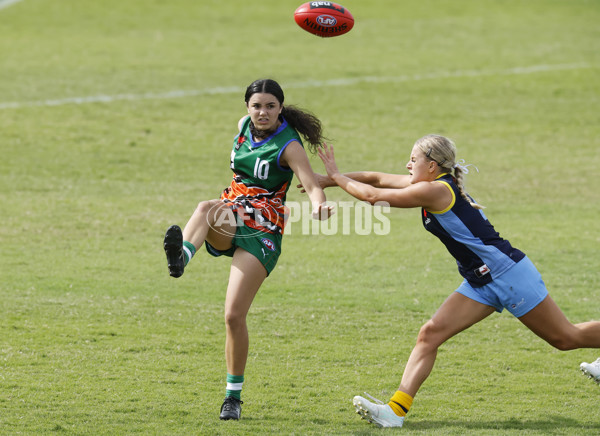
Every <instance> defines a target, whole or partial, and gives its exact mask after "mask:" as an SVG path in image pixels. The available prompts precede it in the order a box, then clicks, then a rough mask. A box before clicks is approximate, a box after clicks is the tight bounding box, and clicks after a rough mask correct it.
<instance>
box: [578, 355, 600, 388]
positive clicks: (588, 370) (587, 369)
mask: <svg viewBox="0 0 600 436" xmlns="http://www.w3.org/2000/svg"><path fill="white" fill-rule="evenodd" d="M579 368H580V369H581V371H582V372H583V373H584V374H585V375H587V376H588V377H589V378H591V379H593V380H594V381H595V382H596V383H600V358H599V359H596V360H595V361H594V362H592V363H587V362H583V363H582V364H581V365H579Z"/></svg>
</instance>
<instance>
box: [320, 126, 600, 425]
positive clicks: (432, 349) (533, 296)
mask: <svg viewBox="0 0 600 436" xmlns="http://www.w3.org/2000/svg"><path fill="white" fill-rule="evenodd" d="M319 156H320V157H321V159H322V160H323V163H324V164H325V168H326V170H327V174H328V176H327V177H326V176H319V177H318V178H319V183H320V184H321V186H323V187H327V186H336V185H337V186H339V187H341V188H342V189H343V190H344V191H346V192H348V193H349V194H351V195H353V196H354V197H356V198H357V199H359V200H363V201H367V202H369V203H371V204H375V203H377V202H386V203H388V204H389V205H390V206H392V207H400V208H412V207H420V208H421V210H422V212H421V215H422V221H423V225H424V227H425V229H426V230H428V231H429V232H431V233H432V234H434V235H435V236H436V237H438V238H439V239H440V241H441V242H442V243H443V244H444V245H445V246H446V249H447V250H448V252H449V253H450V254H451V255H452V256H453V257H454V258H455V259H456V262H457V264H458V270H459V272H460V274H461V275H462V276H463V278H464V280H463V282H462V284H461V285H460V286H459V287H458V289H456V291H455V292H453V293H452V294H451V295H450V296H449V297H448V298H447V299H446V301H444V303H442V305H441V306H440V308H439V309H438V310H437V312H436V313H435V314H434V315H433V317H432V318H431V319H430V320H429V321H427V322H426V323H425V324H424V325H423V326H422V327H421V329H420V331H419V334H418V337H417V343H416V345H415V347H414V348H413V350H412V353H411V355H410V357H409V359H408V362H407V363H406V367H405V370H404V374H403V376H402V381H401V382H400V387H399V388H398V390H397V391H396V393H395V394H394V396H393V397H392V398H391V399H390V401H389V402H388V403H387V404H384V403H382V402H381V401H379V400H376V399H374V398H372V397H371V399H372V400H374V401H376V402H377V403H379V404H376V403H374V402H371V401H369V400H367V399H365V398H363V397H360V396H357V397H354V406H355V407H356V411H357V413H359V414H360V415H362V417H363V418H366V419H367V420H369V422H372V423H373V424H375V425H378V426H380V427H401V426H402V424H403V422H404V417H405V415H406V413H407V412H408V410H409V409H410V406H411V405H412V401H413V397H414V396H415V395H416V393H417V391H418V390H419V388H420V387H421V385H422V384H423V382H424V381H425V380H426V379H427V377H428V376H429V374H430V372H431V370H432V368H433V365H434V362H435V359H436V355H437V350H438V348H439V347H440V345H442V344H443V343H444V342H445V341H447V340H448V339H450V338H451V337H452V336H454V335H456V334H457V333H460V332H461V331H463V330H465V329H467V328H469V327H470V326H472V325H473V324H475V323H477V322H479V321H481V320H483V319H484V318H486V317H488V316H489V315H491V314H492V313H493V312H494V311H497V312H501V311H502V310H503V309H504V308H506V309H507V310H508V311H509V312H511V313H512V314H513V315H514V316H515V317H516V318H518V319H519V321H521V322H522V323H523V324H524V325H525V326H526V327H528V328H529V329H530V330H531V331H532V332H534V333H535V334H536V335H538V336H539V337H540V338H542V339H544V340H545V341H546V342H548V343H549V344H550V345H552V346H553V347H555V348H557V349H559V350H573V349H576V348H600V322H598V321H591V322H584V323H580V324H572V323H571V322H570V321H569V320H568V319H567V318H566V317H565V315H564V314H563V312H562V311H561V310H560V308H559V307H558V306H557V305H556V303H555V302H554V301H553V300H552V298H551V297H550V296H549V295H548V291H547V290H546V286H545V284H544V282H543V280H542V277H541V276H540V274H539V272H538V271H537V269H536V268H535V266H534V265H533V264H532V263H531V261H530V260H529V258H528V257H527V256H526V255H525V254H524V253H523V252H521V251H520V250H518V249H516V248H515V247H513V246H512V245H511V244H510V242H508V241H507V240H506V239H503V238H502V237H500V235H499V234H498V232H496V230H495V229H494V227H493V226H492V225H491V224H490V222H489V221H488V219H487V218H486V216H485V214H484V213H483V210H482V209H483V207H482V206H481V205H479V204H477V203H476V202H475V201H474V200H473V199H472V198H471V197H470V196H469V195H468V194H467V193H466V192H465V189H464V184H463V174H465V173H466V172H468V169H467V168H466V167H465V166H463V165H461V164H460V163H459V162H457V160H456V147H455V145H454V143H453V142H452V141H451V140H450V139H448V138H445V137H443V136H440V135H427V136H424V137H423V138H421V139H419V140H418V141H417V142H416V143H415V145H414V147H413V149H412V151H411V154H410V159H409V161H408V163H407V165H406V168H407V169H408V175H397V174H385V173H379V172H364V171H363V172H353V173H346V174H341V173H340V172H339V170H338V168H337V165H336V162H335V157H334V152H333V147H328V146H327V145H324V146H323V147H322V148H321V149H320V150H319ZM462 162H463V163H464V161H462ZM588 365H592V364H588ZM590 367H591V366H590ZM582 370H586V371H587V372H588V373H592V372H593V371H592V370H591V369H590V368H588V367H587V366H586V368H583V367H582Z"/></svg>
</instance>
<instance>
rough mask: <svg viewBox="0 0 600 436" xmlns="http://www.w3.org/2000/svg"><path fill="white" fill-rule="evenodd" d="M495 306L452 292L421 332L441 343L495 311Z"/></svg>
mask: <svg viewBox="0 0 600 436" xmlns="http://www.w3.org/2000/svg"><path fill="white" fill-rule="evenodd" d="M495 310H496V309H495V308H494V307H492V306H488V305H486V304H482V303H479V302H478V301H475V300H472V299H470V298H468V297H466V296H464V295H462V294H460V293H458V292H453V293H452V294H451V295H450V296H449V297H448V298H447V299H446V301H444V303H442V305H441V306H440V308H439V309H438V310H437V311H436V312H435V314H434V315H433V316H432V317H431V319H430V320H429V321H428V322H427V323H426V324H425V326H423V327H424V329H425V331H424V332H423V333H425V334H427V336H429V339H430V340H432V341H434V342H437V343H443V342H444V341H446V340H448V339H449V338H451V337H452V336H454V335H456V334H457V333H460V332H461V331H463V330H465V329H467V328H469V327H471V326H472V325H473V324H476V323H478V322H479V321H481V320H482V319H484V318H486V317H488V316H489V315H491V314H492V313H494V312H495Z"/></svg>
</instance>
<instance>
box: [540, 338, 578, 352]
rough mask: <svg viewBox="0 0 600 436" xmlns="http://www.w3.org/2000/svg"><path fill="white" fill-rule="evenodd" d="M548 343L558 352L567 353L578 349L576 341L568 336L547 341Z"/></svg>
mask: <svg viewBox="0 0 600 436" xmlns="http://www.w3.org/2000/svg"><path fill="white" fill-rule="evenodd" d="M547 341H548V343H549V344H550V345H552V346H553V347H554V348H556V349H557V350H560V351H569V350H574V349H576V348H578V347H579V346H578V344H577V341H576V340H575V338H572V337H571V336H569V335H563V336H557V337H554V338H549V339H547Z"/></svg>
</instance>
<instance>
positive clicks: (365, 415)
mask: <svg viewBox="0 0 600 436" xmlns="http://www.w3.org/2000/svg"><path fill="white" fill-rule="evenodd" d="M367 395H368V394H367ZM369 396H370V395H369ZM373 399H374V400H376V399H375V398H373ZM376 401H379V400H376ZM352 402H353V403H354V407H355V408H356V413H358V414H359V415H360V417H361V418H362V419H366V420H367V421H369V422H370V423H372V424H375V425H376V426H377V427H402V424H404V417H403V416H398V415H396V414H395V413H394V411H393V410H392V408H391V407H390V406H389V405H388V404H384V403H383V402H382V401H379V403H381V404H374V403H372V402H370V401H369V400H367V399H366V398H363V397H359V396H356V397H354V400H353V401H352Z"/></svg>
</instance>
